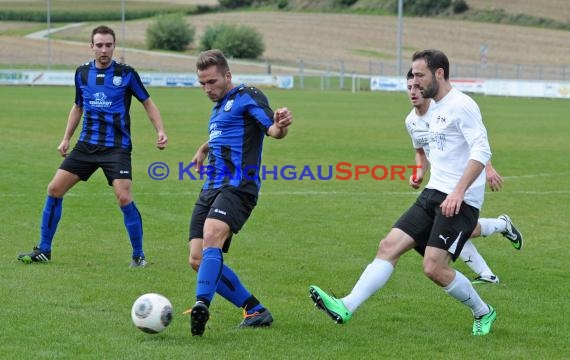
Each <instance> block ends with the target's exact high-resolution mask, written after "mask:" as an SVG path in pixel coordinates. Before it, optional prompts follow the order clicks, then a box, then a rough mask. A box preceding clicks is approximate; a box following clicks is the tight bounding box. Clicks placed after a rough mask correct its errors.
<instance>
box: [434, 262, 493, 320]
mask: <svg viewBox="0 0 570 360" xmlns="http://www.w3.org/2000/svg"><path fill="white" fill-rule="evenodd" d="M443 289H444V290H445V292H446V293H448V294H449V295H451V296H453V297H454V298H456V299H457V300H458V301H460V302H462V303H463V304H465V305H466V306H469V307H470V308H471V311H472V312H473V316H474V317H480V316H483V315H485V314H487V313H488V312H489V307H488V306H487V304H485V302H483V300H481V297H480V296H479V294H477V292H476V291H475V288H474V287H473V285H472V284H471V282H470V281H469V279H467V278H466V277H465V275H463V274H462V273H460V272H459V271H457V270H455V278H454V279H453V281H452V282H451V283H450V284H449V285H447V286H446V287H444V288H443Z"/></svg>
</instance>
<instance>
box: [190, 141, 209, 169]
mask: <svg viewBox="0 0 570 360" xmlns="http://www.w3.org/2000/svg"><path fill="white" fill-rule="evenodd" d="M209 151H210V145H209V144H208V142H207V141H206V142H205V143H203V144H202V145H200V147H199V148H198V150H196V154H194V157H193V158H192V161H191V162H193V163H194V164H195V165H194V170H196V171H200V169H201V168H202V166H204V160H206V157H207V156H208V152H209Z"/></svg>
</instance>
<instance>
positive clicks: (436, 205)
mask: <svg viewBox="0 0 570 360" xmlns="http://www.w3.org/2000/svg"><path fill="white" fill-rule="evenodd" d="M446 197H447V194H445V193H442V192H441V191H437V190H434V189H424V190H423V191H422V193H421V194H420V196H419V197H418V198H417V200H416V202H415V203H414V204H413V205H412V206H411V207H410V208H409V209H408V210H407V211H406V212H405V213H404V214H403V215H402V216H401V217H400V218H399V219H398V221H396V223H395V224H394V227H395V228H398V229H400V230H402V231H403V232H405V233H406V234H408V235H410V236H411V237H412V238H413V239H414V241H415V242H416V247H415V249H416V251H417V252H419V253H420V254H421V255H422V256H423V255H424V253H425V249H426V246H433V247H436V248H440V249H443V250H447V251H448V252H449V253H450V254H451V259H452V260H453V261H455V260H456V259H457V257H458V256H459V254H460V253H461V250H462V249H463V245H464V244H465V242H466V241H467V240H468V239H469V237H470V236H471V233H472V232H473V230H474V229H475V226H477V219H478V218H479V209H477V208H475V207H473V206H470V205H467V204H466V203H465V202H463V203H462V204H461V208H460V209H459V214H457V215H455V216H453V217H450V218H448V217H445V216H443V214H442V212H441V208H440V205H441V203H442V202H443V201H444V200H445V198H446Z"/></svg>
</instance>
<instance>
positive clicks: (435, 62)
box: [412, 49, 449, 80]
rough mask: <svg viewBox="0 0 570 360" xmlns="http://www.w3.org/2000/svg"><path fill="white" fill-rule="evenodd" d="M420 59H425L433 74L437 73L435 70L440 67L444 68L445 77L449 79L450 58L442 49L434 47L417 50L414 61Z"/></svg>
mask: <svg viewBox="0 0 570 360" xmlns="http://www.w3.org/2000/svg"><path fill="white" fill-rule="evenodd" d="M418 59H424V60H425V62H426V64H427V67H428V69H430V71H431V72H432V74H435V71H436V70H437V69H439V68H441V69H443V78H444V79H445V80H449V60H448V59H447V56H446V55H445V54H444V53H443V52H442V51H439V50H433V49H430V50H422V51H416V52H415V53H414V55H413V56H412V61H416V60H418Z"/></svg>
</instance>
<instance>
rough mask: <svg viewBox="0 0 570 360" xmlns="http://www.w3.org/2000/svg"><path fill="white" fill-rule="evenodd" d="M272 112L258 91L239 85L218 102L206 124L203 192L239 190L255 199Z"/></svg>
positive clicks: (259, 183)
mask: <svg viewBox="0 0 570 360" xmlns="http://www.w3.org/2000/svg"><path fill="white" fill-rule="evenodd" d="M272 124H273V110H272V109H271V108H270V107H269V103H268V100H267V98H266V97H265V95H264V94H263V93H262V92H261V91H260V90H259V89H257V88H255V87H250V86H246V85H244V84H241V85H239V86H237V87H234V88H233V89H232V90H230V91H229V92H228V94H226V96H225V97H224V98H223V99H222V100H220V101H219V102H217V103H216V104H215V105H214V108H213V109H212V115H211V117H210V121H209V125H208V126H209V134H210V137H209V140H208V146H209V153H208V165H207V166H206V167H205V169H204V171H203V173H205V175H206V176H205V179H206V181H205V183H204V186H203V188H204V189H217V188H220V187H224V186H234V187H240V188H241V189H242V190H243V191H245V192H248V193H251V194H254V195H257V193H258V192H259V188H260V186H261V180H260V176H259V172H260V166H261V152H262V150H263V139H264V137H265V135H266V133H267V129H268V128H269V127H270V126H271V125H272Z"/></svg>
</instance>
